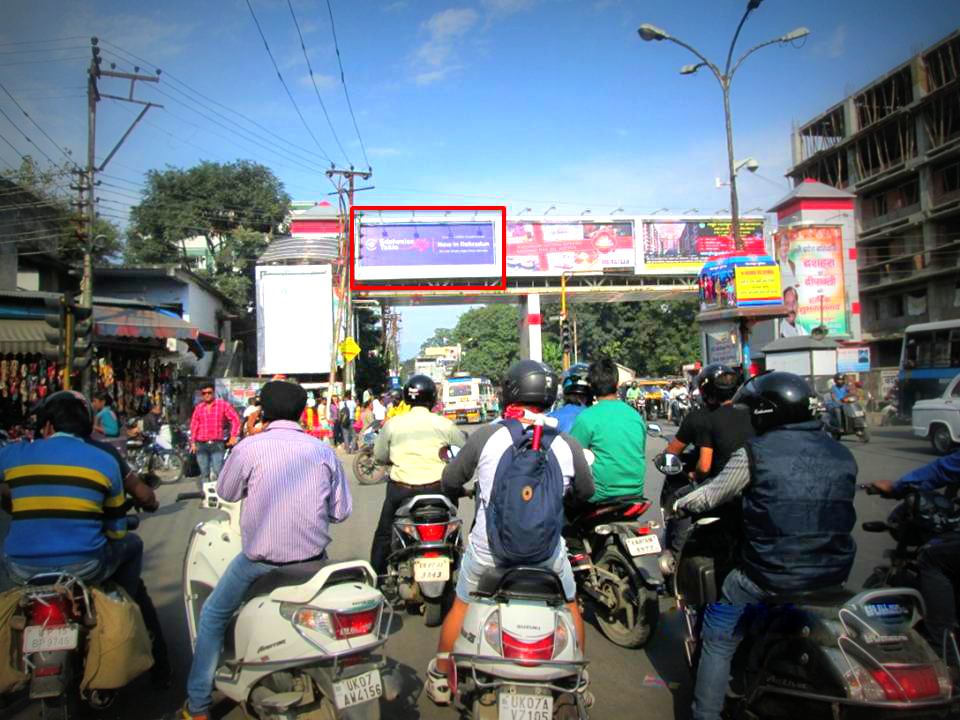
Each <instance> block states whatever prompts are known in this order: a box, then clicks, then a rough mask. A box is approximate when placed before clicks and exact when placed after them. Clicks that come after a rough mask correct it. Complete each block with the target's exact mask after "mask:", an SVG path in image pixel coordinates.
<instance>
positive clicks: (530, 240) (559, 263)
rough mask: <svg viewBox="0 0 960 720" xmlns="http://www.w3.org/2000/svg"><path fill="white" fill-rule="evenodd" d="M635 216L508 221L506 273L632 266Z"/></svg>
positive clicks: (553, 272)
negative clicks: (604, 218)
mask: <svg viewBox="0 0 960 720" xmlns="http://www.w3.org/2000/svg"><path fill="white" fill-rule="evenodd" d="M634 235H635V233H634V223H633V221H632V220H616V221H613V220H610V221H607V220H604V221H593V220H591V221H584V220H579V219H578V220H555V221H554V220H546V219H544V220H532V219H531V220H513V221H510V220H508V221H507V249H506V253H507V275H509V276H517V275H562V274H563V273H566V272H603V271H604V270H627V271H631V270H633V264H634V247H633V246H634Z"/></svg>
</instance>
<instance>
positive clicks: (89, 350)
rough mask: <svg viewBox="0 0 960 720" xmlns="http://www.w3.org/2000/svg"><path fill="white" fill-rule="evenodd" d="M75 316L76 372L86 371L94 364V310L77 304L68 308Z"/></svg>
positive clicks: (74, 352)
mask: <svg viewBox="0 0 960 720" xmlns="http://www.w3.org/2000/svg"><path fill="white" fill-rule="evenodd" d="M68 311H69V312H70V314H71V315H72V316H73V323H72V325H73V327H72V330H73V353H72V356H73V359H72V365H73V369H74V370H75V371H78V372H79V371H81V370H85V369H87V368H88V367H89V366H90V363H92V362H93V317H92V315H93V309H92V308H88V307H81V306H79V305H77V304H75V303H73V304H71V305H69V306H68Z"/></svg>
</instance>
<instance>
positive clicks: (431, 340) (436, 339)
mask: <svg viewBox="0 0 960 720" xmlns="http://www.w3.org/2000/svg"><path fill="white" fill-rule="evenodd" d="M456 344H457V341H456V340H454V331H453V330H451V329H449V328H437V329H436V330H434V331H433V335H431V336H430V337H428V338H427V339H426V340H424V341H423V342H422V343H420V352H423V351H424V349H425V348H428V347H443V346H446V345H456Z"/></svg>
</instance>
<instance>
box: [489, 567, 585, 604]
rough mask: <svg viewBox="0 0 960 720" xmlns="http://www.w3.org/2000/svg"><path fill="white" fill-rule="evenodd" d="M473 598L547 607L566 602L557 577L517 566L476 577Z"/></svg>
mask: <svg viewBox="0 0 960 720" xmlns="http://www.w3.org/2000/svg"><path fill="white" fill-rule="evenodd" d="M474 595H476V596H477V597H481V598H492V599H499V598H503V599H513V600H540V601H544V602H546V603H547V604H548V605H562V604H564V603H565V602H566V597H565V596H564V594H563V585H562V583H561V582H560V577H559V576H558V575H557V574H556V573H554V572H553V571H551V570H547V569H546V568H539V567H525V566H518V567H512V568H492V569H490V570H487V571H486V572H485V573H484V574H483V575H481V576H480V581H479V582H478V583H477V590H476V592H475V593H474Z"/></svg>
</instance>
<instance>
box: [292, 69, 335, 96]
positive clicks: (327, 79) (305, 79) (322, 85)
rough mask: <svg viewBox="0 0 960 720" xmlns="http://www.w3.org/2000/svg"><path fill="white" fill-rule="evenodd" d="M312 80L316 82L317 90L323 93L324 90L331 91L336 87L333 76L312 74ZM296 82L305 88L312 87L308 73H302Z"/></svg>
mask: <svg viewBox="0 0 960 720" xmlns="http://www.w3.org/2000/svg"><path fill="white" fill-rule="evenodd" d="M313 78H314V80H316V81H317V89H318V90H319V91H320V92H323V91H324V90H332V89H333V88H335V87H336V86H337V78H336V77H335V76H334V75H322V74H320V73H314V74H313ZM297 82H299V83H300V84H301V85H303V86H304V87H307V88H310V87H313V80H311V79H310V73H304V74H303V75H301V76H300V79H299V80H298V81H297Z"/></svg>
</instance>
